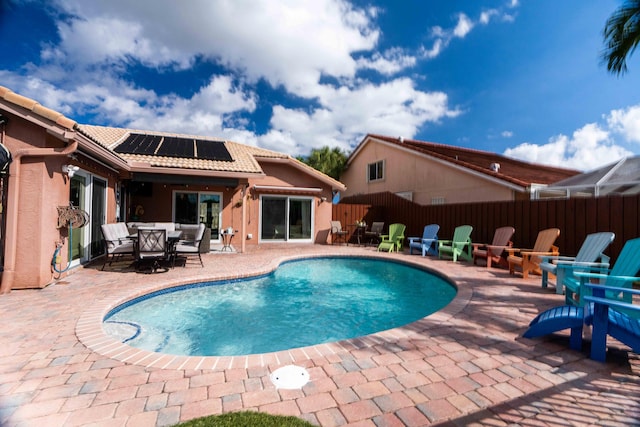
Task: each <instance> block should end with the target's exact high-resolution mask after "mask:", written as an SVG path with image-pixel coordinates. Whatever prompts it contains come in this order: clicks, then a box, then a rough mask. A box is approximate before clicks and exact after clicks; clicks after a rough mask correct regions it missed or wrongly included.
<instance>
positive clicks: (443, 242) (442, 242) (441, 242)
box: [438, 240, 453, 246]
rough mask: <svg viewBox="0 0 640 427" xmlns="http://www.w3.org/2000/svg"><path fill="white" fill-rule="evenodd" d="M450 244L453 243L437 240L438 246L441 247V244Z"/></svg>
mask: <svg viewBox="0 0 640 427" xmlns="http://www.w3.org/2000/svg"><path fill="white" fill-rule="evenodd" d="M451 243H453V240H438V244H439V245H440V246H442V245H443V244H449V245H450V244H451Z"/></svg>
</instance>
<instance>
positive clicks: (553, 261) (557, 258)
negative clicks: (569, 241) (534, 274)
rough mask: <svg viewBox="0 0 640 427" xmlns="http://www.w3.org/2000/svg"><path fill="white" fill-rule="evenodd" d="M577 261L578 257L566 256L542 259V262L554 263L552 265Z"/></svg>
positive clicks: (552, 256) (551, 256)
mask: <svg viewBox="0 0 640 427" xmlns="http://www.w3.org/2000/svg"><path fill="white" fill-rule="evenodd" d="M575 259H576V257H574V256H564V255H550V256H544V257H542V262H552V263H554V264H555V263H556V262H559V261H568V262H571V261H574V260H575Z"/></svg>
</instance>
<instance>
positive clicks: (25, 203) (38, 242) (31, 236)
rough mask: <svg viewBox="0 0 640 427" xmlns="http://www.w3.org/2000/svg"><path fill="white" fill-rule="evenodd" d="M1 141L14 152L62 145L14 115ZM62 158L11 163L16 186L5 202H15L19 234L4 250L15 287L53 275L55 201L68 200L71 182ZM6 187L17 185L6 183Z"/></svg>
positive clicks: (44, 282)
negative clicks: (66, 177)
mask: <svg viewBox="0 0 640 427" xmlns="http://www.w3.org/2000/svg"><path fill="white" fill-rule="evenodd" d="M5 143H6V144H7V146H8V147H9V149H10V150H11V151H12V152H13V153H17V152H18V150H20V149H24V148H34V147H37V148H43V147H47V146H63V145H64V144H63V143H62V142H61V141H60V140H57V139H55V138H53V137H52V136H50V135H48V134H47V133H46V132H45V130H44V129H42V128H39V127H37V126H35V125H32V124H29V123H28V122H26V121H23V120H18V119H15V120H13V121H11V122H10V123H9V126H7V136H6V138H5ZM65 159H66V157H65V158H61V157H57V156H53V157H46V156H43V157H22V158H18V159H16V160H15V161H14V163H15V164H12V165H11V174H10V176H9V180H15V181H17V188H18V192H17V194H12V193H11V191H10V192H9V194H8V201H7V204H11V203H15V204H17V219H18V221H17V228H16V237H17V239H16V241H15V242H14V243H13V244H12V242H9V241H7V242H6V246H5V250H6V251H7V252H8V251H14V256H15V266H14V267H15V268H14V269H13V272H12V275H13V278H14V281H13V285H12V288H13V289H22V288H33V287H43V286H46V285H47V284H49V283H50V282H51V281H52V272H51V258H52V256H53V253H54V251H55V248H56V242H58V241H60V240H61V238H62V237H63V234H61V230H59V229H58V228H57V224H58V212H57V207H58V206H65V205H68V204H69V188H68V184H67V183H66V182H65V181H64V179H63V177H62V172H61V166H62V162H63V161H64V160H65ZM15 184H16V182H14V185H15ZM10 188H16V187H11V184H10ZM64 236H66V234H64ZM65 259H66V257H65ZM7 267H10V266H6V265H5V269H6V268H7Z"/></svg>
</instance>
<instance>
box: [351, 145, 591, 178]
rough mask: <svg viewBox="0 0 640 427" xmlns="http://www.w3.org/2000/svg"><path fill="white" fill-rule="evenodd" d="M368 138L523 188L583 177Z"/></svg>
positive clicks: (497, 157) (477, 153) (492, 156)
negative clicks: (495, 166)
mask: <svg viewBox="0 0 640 427" xmlns="http://www.w3.org/2000/svg"><path fill="white" fill-rule="evenodd" d="M368 138H374V139H378V140H382V141H385V142H387V143H392V144H396V145H399V146H403V147H406V148H408V149H411V150H414V151H416V152H418V153H422V154H425V155H429V156H432V157H436V158H439V159H441V160H445V161H447V162H450V163H452V164H456V165H458V166H462V167H466V168H468V169H471V170H474V171H476V172H480V173H484V174H486V175H489V176H493V177H495V178H497V179H500V180H504V181H506V182H510V183H512V184H516V185H520V186H522V187H528V186H530V185H532V184H552V183H554V182H557V181H560V180H563V179H566V178H568V177H571V176H574V175H577V174H579V173H580V172H579V171H577V170H573V169H564V168H558V167H553V166H546V165H541V164H533V163H527V162H523V161H521V160H516V159H513V158H510V157H506V156H503V155H501V154H497V153H492V152H489V151H481V150H474V149H470V148H463V147H456V146H453V145H446V144H437V143H433V142H425V141H418V140H411V139H404V140H402V141H400V140H399V138H394V137H389V136H383V135H373V134H370V135H367V137H365V139H364V140H363V142H365V141H367V139H368ZM361 144H362V143H361ZM356 151H357V150H356ZM356 151H354V153H356ZM492 163H498V164H499V165H500V168H499V171H497V172H495V171H493V170H491V168H490V167H491V164H492Z"/></svg>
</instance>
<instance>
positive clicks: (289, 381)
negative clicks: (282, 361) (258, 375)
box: [269, 365, 309, 390]
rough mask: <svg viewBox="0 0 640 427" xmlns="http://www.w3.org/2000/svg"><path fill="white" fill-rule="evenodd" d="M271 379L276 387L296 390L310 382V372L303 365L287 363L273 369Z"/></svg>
mask: <svg viewBox="0 0 640 427" xmlns="http://www.w3.org/2000/svg"><path fill="white" fill-rule="evenodd" d="M269 379H270V380H271V382H272V383H273V385H275V386H276V388H282V389H287V390H294V389H298V388H302V387H304V385H305V384H306V383H308V382H309V372H308V371H307V370H306V369H305V368H303V367H302V366H296V365H287V366H283V367H281V368H278V369H276V370H275V371H273V372H272V373H271V375H269Z"/></svg>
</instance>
